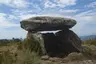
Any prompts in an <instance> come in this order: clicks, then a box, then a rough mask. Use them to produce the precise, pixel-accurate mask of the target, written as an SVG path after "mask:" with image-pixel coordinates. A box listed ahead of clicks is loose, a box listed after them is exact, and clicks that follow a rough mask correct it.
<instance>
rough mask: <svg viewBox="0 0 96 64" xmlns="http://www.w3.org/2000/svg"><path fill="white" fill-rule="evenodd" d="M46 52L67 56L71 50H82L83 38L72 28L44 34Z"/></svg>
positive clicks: (53, 55) (51, 54)
mask: <svg viewBox="0 0 96 64" xmlns="http://www.w3.org/2000/svg"><path fill="white" fill-rule="evenodd" d="M42 35H43V39H44V46H45V49H46V52H47V54H48V55H49V56H52V57H55V56H57V57H63V56H67V55H68V54H69V53H71V52H80V51H82V46H81V40H80V39H79V37H78V36H77V35H76V34H75V33H74V32H73V31H71V30H62V31H59V32H57V33H56V34H53V33H46V34H42Z"/></svg>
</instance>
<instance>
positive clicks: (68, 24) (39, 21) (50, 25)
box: [20, 16, 76, 32]
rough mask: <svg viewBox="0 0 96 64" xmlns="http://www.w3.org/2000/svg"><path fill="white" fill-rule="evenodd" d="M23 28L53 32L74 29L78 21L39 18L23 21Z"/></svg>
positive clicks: (59, 18)
mask: <svg viewBox="0 0 96 64" xmlns="http://www.w3.org/2000/svg"><path fill="white" fill-rule="evenodd" d="M20 23H21V27H22V28H23V29H25V30H27V31H31V32H37V31H51V30H63V29H68V28H72V27H73V26H74V25H75V24H76V21H75V20H73V19H69V18H63V17H49V16H40V17H39V16H38V17H32V18H29V19H25V20H22V21H21V22H20Z"/></svg>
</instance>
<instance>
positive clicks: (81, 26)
mask: <svg viewBox="0 0 96 64" xmlns="http://www.w3.org/2000/svg"><path fill="white" fill-rule="evenodd" d="M95 14H96V12H93V11H92V10H89V11H85V12H81V13H79V14H77V15H75V16H74V17H73V18H74V19H76V20H77V24H76V26H75V27H73V28H72V29H73V30H74V31H75V32H76V33H77V34H78V35H89V34H90V35H91V34H93V33H94V34H96V30H95V28H92V27H91V25H89V27H88V26H87V25H88V24H96V15H95Z"/></svg>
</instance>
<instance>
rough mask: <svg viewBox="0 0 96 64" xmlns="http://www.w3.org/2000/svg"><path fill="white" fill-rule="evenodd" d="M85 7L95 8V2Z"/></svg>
mask: <svg viewBox="0 0 96 64" xmlns="http://www.w3.org/2000/svg"><path fill="white" fill-rule="evenodd" d="M85 7H89V8H96V1H95V2H91V3H89V4H88V5H86V6H85Z"/></svg>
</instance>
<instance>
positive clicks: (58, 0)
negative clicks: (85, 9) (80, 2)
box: [44, 0, 76, 8]
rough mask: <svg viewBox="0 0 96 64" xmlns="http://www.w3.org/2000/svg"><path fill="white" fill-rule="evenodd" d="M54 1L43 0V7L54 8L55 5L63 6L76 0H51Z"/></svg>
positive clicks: (74, 2)
mask: <svg viewBox="0 0 96 64" xmlns="http://www.w3.org/2000/svg"><path fill="white" fill-rule="evenodd" d="M53 1H54V3H53V2H52V1H50V0H45V4H44V5H45V8H54V7H56V6H59V7H65V6H70V5H75V4H76V0H53Z"/></svg>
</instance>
